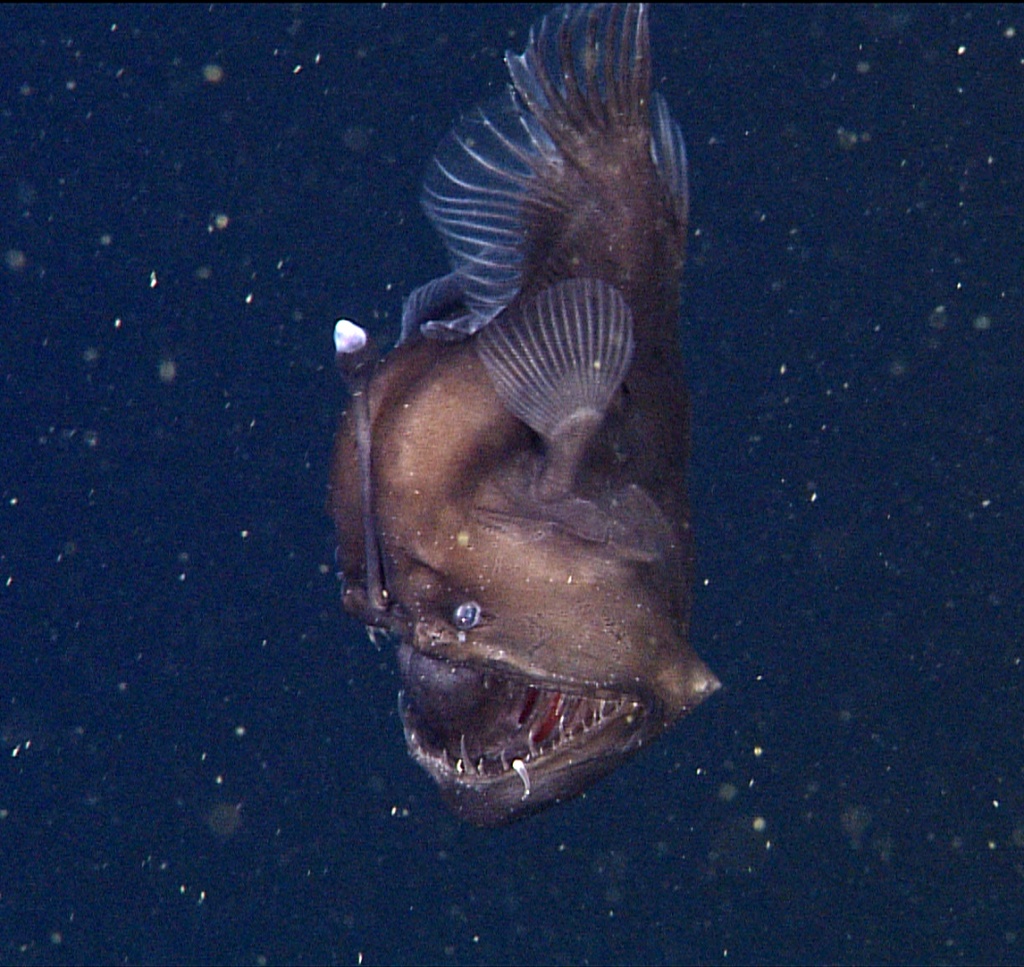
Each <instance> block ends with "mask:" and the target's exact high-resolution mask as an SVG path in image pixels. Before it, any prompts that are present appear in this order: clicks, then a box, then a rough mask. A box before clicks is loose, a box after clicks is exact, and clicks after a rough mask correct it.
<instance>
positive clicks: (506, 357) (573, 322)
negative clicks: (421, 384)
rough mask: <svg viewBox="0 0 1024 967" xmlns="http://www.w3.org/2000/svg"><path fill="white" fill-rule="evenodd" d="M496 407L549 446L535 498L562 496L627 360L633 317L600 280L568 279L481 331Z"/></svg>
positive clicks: (480, 349) (480, 341) (630, 354)
mask: <svg viewBox="0 0 1024 967" xmlns="http://www.w3.org/2000/svg"><path fill="white" fill-rule="evenodd" d="M476 347H477V352H478V353H479V355H480V358H481V360H482V361H483V363H484V366H485V367H486V368H487V372H488V374H489V375H490V377H491V380H492V382H493V383H494V388H495V390H496V391H497V393H498V396H499V398H500V399H501V401H502V403H504V405H505V406H506V407H507V408H508V409H509V411H510V412H512V413H513V414H515V416H517V417H518V418H519V419H520V420H522V421H523V422H524V423H526V424H527V425H528V426H529V427H530V428H531V429H533V430H534V431H535V432H536V433H538V434H539V435H540V436H541V437H542V438H543V439H544V441H545V443H546V444H547V446H548V463H547V466H546V467H545V471H544V476H543V479H542V481H541V496H542V497H543V498H545V499H553V498H555V497H559V496H563V495H564V494H566V493H568V492H569V490H570V488H571V487H572V482H573V479H574V477H575V475H576V470H577V468H578V466H579V461H580V459H581V458H582V456H583V452H584V450H585V448H586V445H587V443H589V442H590V439H591V438H592V437H593V435H594V433H595V432H596V431H597V429H598V428H599V427H600V426H601V423H602V422H603V421H604V415H605V413H606V411H607V409H608V405H609V404H610V403H611V400H612V397H613V396H614V395H615V393H616V392H617V391H618V389H619V387H620V386H621V385H622V381H623V379H625V376H626V372H627V371H628V369H629V366H630V363H631V362H632V359H633V317H632V314H631V313H630V311H629V307H628V306H627V305H626V301H625V299H623V298H622V295H621V293H620V292H619V291H618V290H617V289H615V288H613V287H612V286H610V285H608V284H607V283H605V282H602V281H601V280H600V279H569V280H567V281H565V282H560V283H558V284H556V285H553V286H551V287H549V288H547V289H545V290H544V291H543V292H541V293H540V294H539V295H537V296H536V297H535V298H533V299H530V300H527V301H526V302H524V303H522V304H521V305H520V306H519V307H518V309H517V310H512V311H510V312H507V313H505V314H504V315H502V316H499V317H498V318H497V319H495V320H494V321H493V322H491V323H490V325H488V326H485V327H484V328H483V329H481V330H480V332H479V334H478V336H477V342H476Z"/></svg>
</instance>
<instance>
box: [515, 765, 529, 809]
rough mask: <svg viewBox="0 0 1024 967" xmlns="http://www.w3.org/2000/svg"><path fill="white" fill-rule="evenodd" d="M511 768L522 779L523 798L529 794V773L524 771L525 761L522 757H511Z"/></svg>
mask: <svg viewBox="0 0 1024 967" xmlns="http://www.w3.org/2000/svg"><path fill="white" fill-rule="evenodd" d="M512 768H513V769H515V770H516V775H517V776H519V778H520V779H522V780H523V799H525V798H526V797H527V796H528V795H530V773H528V772H527V771H526V763H525V762H523V760H522V759H513V760H512Z"/></svg>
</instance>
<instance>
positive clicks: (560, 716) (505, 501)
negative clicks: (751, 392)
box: [329, 4, 719, 825]
mask: <svg viewBox="0 0 1024 967" xmlns="http://www.w3.org/2000/svg"><path fill="white" fill-rule="evenodd" d="M506 61H507V64H508V67H509V72H510V75H511V79H512V86H511V88H510V90H509V93H508V94H507V96H506V97H505V98H504V99H502V101H500V102H499V103H497V104H495V105H491V106H489V107H488V108H486V109H485V110H483V111H481V112H478V113H477V114H476V115H474V116H472V117H470V118H468V119H467V120H466V121H464V122H463V123H462V124H461V125H460V126H458V127H456V129H455V130H454V131H453V133H452V134H451V135H450V136H449V138H448V139H447V140H446V141H445V143H443V144H442V146H441V148H440V149H439V152H438V155H437V157H436V158H435V161H434V164H433V165H432V167H431V170H430V173H429V174H428V176H427V180H426V185H425V194H424V203H425V207H426V209H427V212H428V215H430V217H431V218H432V220H433V221H434V224H435V226H436V227H437V228H438V230H439V232H440V234H441V236H442V238H443V239H444V241H445V244H446V246H447V248H448V251H449V255H450V257H451V261H452V265H453V270H452V272H451V273H450V274H449V275H448V276H445V277H443V278H441V279H437V280H434V281H433V282H430V283H427V284H426V285H425V286H422V287H421V288H420V289H419V290H416V291H415V292H414V293H412V294H411V295H410V296H409V298H408V299H407V300H406V305H405V310H404V318H403V332H402V338H401V341H400V343H399V345H398V346H397V347H396V348H395V349H394V350H393V351H392V352H391V353H389V354H388V355H387V356H386V357H385V358H384V359H383V360H382V361H381V362H380V363H379V365H374V364H372V363H369V364H365V365H364V363H363V362H362V356H356V355H345V354H342V355H341V356H340V357H339V359H340V361H341V362H340V365H341V366H342V369H343V371H344V372H346V374H347V376H348V378H349V381H350V386H351V387H352V391H353V402H352V405H351V406H350V408H349V411H348V412H347V413H346V415H345V417H344V418H343V421H342V425H341V428H340V430H339V432H338V437H337V441H336V447H335V456H334V464H333V473H332V486H331V491H330V497H329V510H330V512H331V514H332V516H333V518H334V520H335V522H336V525H337V528H338V534H339V561H340V563H341V568H342V572H343V577H344V579H345V592H344V603H345V607H346V609H347V610H348V611H349V612H350V613H352V614H354V615H355V616H357V617H358V618H360V619H361V620H362V621H364V622H365V623H366V624H367V625H368V626H371V627H377V628H382V629H384V630H386V631H388V632H390V633H392V634H393V635H394V636H395V638H396V639H397V642H398V661H399V669H400V672H401V676H402V682H403V690H402V695H401V698H400V710H401V714H402V719H403V724H404V728H405V734H406V741H407V744H408V747H409V750H410V752H411V754H412V755H413V756H414V758H415V759H416V760H417V761H418V762H420V763H421V765H423V767H424V768H425V769H426V770H427V771H428V772H429V773H430V774H431V775H432V776H433V777H434V779H435V780H436V781H437V783H438V785H439V787H440V789H441V792H442V794H443V795H444V797H445V799H446V800H447V802H448V803H449V805H450V806H451V807H452V808H453V809H454V810H455V811H456V812H457V813H459V814H460V815H462V816H464V817H465V818H467V819H469V820H470V821H472V822H475V823H478V824H482V825H499V824H502V823H505V822H508V821H510V820H512V819H515V818H517V817H519V816H522V815H525V814H527V813H529V812H533V811H536V810H537V809H539V808H542V807H544V806H546V805H548V804H550V803H552V802H556V801H559V800H562V799H565V798H568V797H571V796H573V795H576V794H578V793H580V792H582V791H583V790H585V789H586V788H587V787H589V785H590V784H591V783H592V782H593V781H594V780H595V779H597V778H599V777H600V776H602V775H604V774H606V773H608V772H609V771H611V770H612V769H614V768H615V767H617V766H618V765H619V764H620V763H621V762H623V761H624V760H625V759H627V758H628V757H630V756H631V755H633V754H634V753H635V752H636V751H637V750H638V749H639V748H640V747H641V746H642V745H644V744H646V742H648V741H649V740H650V739H652V738H653V737H654V736H656V735H657V734H659V733H660V732H661V731H663V730H664V729H665V728H666V727H667V726H668V725H669V724H671V723H672V722H674V721H675V720H676V719H678V718H679V717H680V716H682V715H683V714H685V713H686V712H688V711H690V710H691V709H693V708H694V707H696V705H698V704H699V703H700V702H701V701H703V700H704V699H705V698H706V697H708V696H709V695H710V694H711V693H712V692H714V691H715V690H716V689H717V688H718V687H719V683H718V680H717V679H716V678H715V676H714V675H713V673H712V672H711V671H710V670H709V669H708V668H707V666H706V665H705V664H704V663H703V662H702V661H701V660H700V658H699V657H698V656H697V655H696V654H695V652H694V651H693V649H692V648H691V646H690V644H689V620H690V604H691V593H692V591H691V589H692V583H693V538H692V533H691V528H690V515H689V505H688V502H687V497H686V467H687V462H688V458H689V406H688V401H687V393H686V388H685V385H684V383H683V380H682V376H681V371H682V359H681V356H680V351H679V347H678V333H677V328H676V327H677V321H678V315H679V293H680V279H681V271H682V266H683V258H684V251H685V242H686V217H687V204H688V200H687V192H688V189H687V178H686V159H685V151H684V149H683V142H682V137H681V135H680V134H679V129H678V127H677V126H676V125H675V122H674V121H673V120H672V118H671V116H670V114H669V112H668V108H667V106H666V104H665V102H664V101H663V100H662V99H661V98H660V96H658V95H657V94H654V93H652V91H651V83H650V76H651V65H650V42H649V32H648V11H647V8H646V7H645V6H643V5H632V4H631V5H626V6H614V7H610V8H605V7H602V8H591V7H570V8H567V9H566V11H565V12H564V13H562V14H555V15H551V16H550V17H548V18H546V19H545V20H544V21H542V22H541V23H540V24H539V25H538V26H537V27H536V28H535V29H534V31H533V32H531V35H530V40H529V43H528V45H527V48H526V51H525V52H524V53H523V54H522V55H518V56H517V55H512V54H509V55H507V57H506ZM360 352H361V353H362V352H365V350H363V349H360ZM357 359H358V360H359V362H358V364H357Z"/></svg>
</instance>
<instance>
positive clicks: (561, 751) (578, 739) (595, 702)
mask: <svg viewBox="0 0 1024 967" xmlns="http://www.w3.org/2000/svg"><path fill="white" fill-rule="evenodd" d="M429 660H430V661H437V662H441V663H442V664H444V665H445V666H447V667H449V668H456V669H459V670H462V671H465V672H468V673H470V674H473V675H477V676H481V677H482V679H491V680H493V681H494V682H496V683H499V684H498V685H494V686H491V687H493V688H494V696H495V697H494V700H495V702H498V703H502V702H504V703H512V704H511V708H512V710H513V713H515V709H516V708H517V707H520V706H517V705H516V703H517V702H518V703H527V702H529V708H528V709H527V710H526V711H525V712H522V711H521V712H520V713H519V715H518V716H516V715H515V714H513V715H512V717H511V719H509V721H511V722H513V723H515V722H518V728H517V727H514V725H513V727H512V728H510V729H509V730H508V731H507V732H505V733H503V735H502V739H503V741H502V742H498V743H496V744H494V745H493V746H491V747H489V748H487V749H482V748H480V746H479V744H478V738H479V737H478V736H475V735H472V734H471V733H470V732H469V731H468V730H467V731H466V732H464V733H462V735H461V736H460V737H459V736H457V735H456V734H455V733H451V734H449V735H448V736H447V738H446V740H443V741H440V742H438V741H431V739H430V738H428V733H429V732H430V731H432V724H436V723H431V722H430V721H429V720H428V718H427V717H426V715H425V714H424V713H423V712H422V710H421V709H419V708H417V707H416V703H415V702H414V701H413V700H412V699H411V698H410V696H409V694H408V690H407V689H403V690H402V692H400V694H399V714H400V717H401V720H402V724H403V728H404V731H405V739H406V745H407V747H408V749H409V752H410V755H411V756H412V758H413V759H414V760H415V761H416V762H418V763H419V764H420V765H421V766H422V767H423V768H424V769H425V770H426V771H427V772H428V773H429V774H430V775H431V776H432V777H433V778H434V780H435V781H436V782H437V783H438V784H439V785H440V786H441V787H442V789H444V788H449V789H451V788H453V787H458V788H460V789H462V790H466V789H475V790H477V791H481V792H484V791H486V790H489V789H490V790H493V789H494V788H495V787H500V786H507V787H509V788H511V789H512V790H513V791H518V792H523V790H524V783H525V784H526V790H525V791H526V793H527V795H526V796H523V799H524V801H525V800H526V799H527V798H529V797H530V796H531V795H532V797H533V803H534V804H535V805H541V804H543V803H544V802H546V801H549V800H550V799H552V798H556V796H557V793H555V794H548V795H545V792H544V790H545V783H546V782H547V780H548V777H549V776H550V775H551V774H555V773H559V772H568V771H570V767H571V770H572V771H575V770H577V769H579V767H580V766H581V765H586V764H587V763H591V771H593V772H596V773H597V774H602V773H603V772H605V771H610V769H611V768H613V767H614V765H616V764H617V763H618V762H620V761H621V760H622V759H623V758H626V757H628V756H631V755H632V754H633V753H634V752H636V751H637V750H638V749H639V748H640V746H641V745H642V744H643V743H644V741H645V740H646V739H647V738H648V737H650V736H652V735H653V734H655V733H657V732H658V731H660V728H659V726H658V723H659V722H660V721H661V719H660V718H659V716H660V714H661V713H660V703H659V702H658V700H657V699H656V698H652V697H649V696H645V695H643V694H641V692H640V690H636V691H634V690H625V689H618V688H614V687H600V688H599V687H585V688H581V687H580V686H578V685H572V686H568V687H567V685H566V683H565V682H563V681H557V680H545V679H537V678H530V677H527V676H523V675H522V674H520V673H517V672H515V671H511V670H509V669H505V668H496V667H495V666H494V665H493V664H490V663H487V664H484V663H479V664H477V663H453V662H446V661H445V660H444V659H439V658H436V657H431V658H430V659H429ZM507 709H508V705H506V706H504V708H499V709H498V711H499V712H503V711H507ZM524 716H525V717H524ZM556 716H557V719H556ZM498 717H500V716H498ZM491 738H492V740H493V735H492V736H491ZM460 739H461V741H460ZM603 760H607V762H608V763H609V764H608V766H607V768H594V765H593V764H594V763H598V762H601V761H603ZM524 773H525V774H526V776H527V777H528V776H532V777H533V782H532V783H531V782H530V780H529V778H524ZM588 784H589V783H588ZM555 785H556V786H557V785H558V784H557V782H556V783H555ZM558 788H559V789H560V788H561V786H559V787H558ZM557 798H561V796H557Z"/></svg>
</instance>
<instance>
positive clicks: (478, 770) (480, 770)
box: [476, 756, 484, 776]
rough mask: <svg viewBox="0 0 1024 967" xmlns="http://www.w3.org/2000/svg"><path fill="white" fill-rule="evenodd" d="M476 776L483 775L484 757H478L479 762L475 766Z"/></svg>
mask: <svg viewBox="0 0 1024 967" xmlns="http://www.w3.org/2000/svg"><path fill="white" fill-rule="evenodd" d="M476 774H477V775H478V776H482V775H483V774H484V757H483V756H480V761H479V762H477V764H476Z"/></svg>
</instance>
